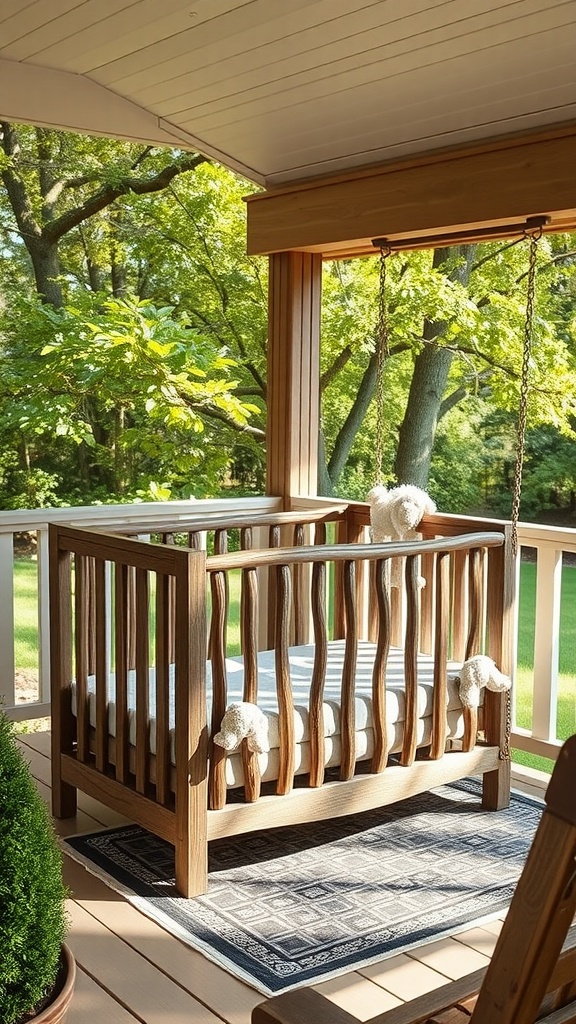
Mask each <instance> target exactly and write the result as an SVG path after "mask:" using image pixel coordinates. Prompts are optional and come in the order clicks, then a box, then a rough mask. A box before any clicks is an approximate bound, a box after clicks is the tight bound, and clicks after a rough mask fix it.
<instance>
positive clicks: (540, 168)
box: [248, 124, 576, 257]
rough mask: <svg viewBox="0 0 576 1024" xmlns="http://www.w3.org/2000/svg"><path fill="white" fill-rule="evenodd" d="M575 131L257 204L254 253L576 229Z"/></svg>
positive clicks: (328, 251)
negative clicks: (530, 223) (531, 226)
mask: <svg viewBox="0 0 576 1024" xmlns="http://www.w3.org/2000/svg"><path fill="white" fill-rule="evenodd" d="M575 165H576V125H574V124H570V125H564V126H561V127H559V128H556V129H554V130H552V129H551V130H549V131H547V132H540V133H538V134H535V133H531V134H526V135H516V136H512V137H510V138H508V139H497V140H492V141H491V142H485V143H483V144H481V145H478V146H475V147H473V148H467V149H455V150H450V151H444V152H441V153H439V152H434V153H429V154H422V155H420V156H418V157H415V158H413V159H412V160H403V161H395V162H389V163H386V164H381V165H379V166H378V167H372V168H363V169H361V170H359V171H356V172H355V173H351V174H348V175H346V176H342V175H340V176H338V177H335V178H323V179H319V180H317V181H310V182H307V183H304V184H302V183H299V184H297V185H294V186H293V187H291V188H283V189H281V190H280V189H279V190H277V191H274V192H266V193H261V194H258V195H254V196H250V197H249V198H248V252H249V254H250V255H256V254H260V255H261V254H265V253H272V252H283V251H287V250H301V251H306V252H318V253H321V254H322V255H323V256H324V257H331V256H347V255H364V254H366V253H371V252H374V247H373V245H372V239H373V238H377V237H386V238H389V239H391V240H394V238H403V239H409V238H410V236H411V235H412V236H416V235H421V234H432V235H434V236H436V241H435V243H434V244H438V245H440V244H442V239H443V232H444V233H446V232H452V231H466V230H467V229H468V230H474V229H475V228H478V227H481V226H485V225H492V226H493V228H494V232H493V235H492V237H494V238H498V237H506V236H509V235H510V230H509V227H506V228H504V225H506V226H507V225H509V224H510V222H512V223H515V222H520V221H524V220H525V218H526V217H530V216H538V215H543V214H548V215H549V216H550V217H551V222H550V224H549V225H548V227H547V228H546V230H547V231H568V230H573V229H574V228H576V185H575V183H574V174H573V168H574V166H575Z"/></svg>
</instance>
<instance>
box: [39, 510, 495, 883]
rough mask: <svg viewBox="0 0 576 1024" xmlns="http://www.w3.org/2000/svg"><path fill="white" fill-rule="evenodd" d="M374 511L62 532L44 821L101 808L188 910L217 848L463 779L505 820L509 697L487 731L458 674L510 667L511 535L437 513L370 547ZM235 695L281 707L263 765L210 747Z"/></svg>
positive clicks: (246, 752) (55, 549) (491, 702)
mask: <svg viewBox="0 0 576 1024" xmlns="http://www.w3.org/2000/svg"><path fill="white" fill-rule="evenodd" d="M367 514H368V513H367V509H366V507H365V506H350V507H349V508H346V507H345V506H341V507H338V508H336V509H328V510H322V509H320V510H315V511H314V510H309V511H307V512H302V511H301V512H290V513H276V514H274V515H269V514H264V515H262V514H259V515H256V516H253V517H252V518H251V519H249V520H245V519H243V518H242V517H241V516H227V517H223V516H212V517H206V519H205V521H201V520H199V519H198V517H197V518H196V519H195V520H194V521H193V522H190V523H188V524H186V523H184V524H183V523H182V522H180V523H178V524H177V526H175V528H174V530H173V531H171V530H168V529H167V528H166V526H165V525H162V526H161V527H160V528H159V527H158V525H157V524H154V523H150V524H149V526H146V527H143V526H142V525H141V524H140V525H139V526H138V530H139V532H140V533H142V532H143V531H144V530H145V531H146V533H147V534H149V536H148V538H147V539H145V540H142V539H135V538H134V537H130V536H120V535H117V534H114V535H112V534H104V533H101V532H98V531H97V530H95V529H93V530H88V529H75V528H73V527H62V526H51V528H50V587H51V592H50V602H51V672H52V738H53V739H52V742H53V756H52V770H53V801H54V807H53V810H54V814H55V815H56V816H57V817H67V816H71V815H73V814H74V813H75V809H76V790H77V789H80V790H82V791H84V792H86V793H89V794H91V795H92V796H94V797H95V798H96V799H98V800H100V801H102V802H103V803H105V804H106V805H108V806H110V807H112V808H114V809H115V810H117V811H119V812H120V813H122V814H124V815H126V817H128V818H129V819H130V820H132V821H135V822H137V823H139V824H141V825H142V826H144V827H145V828H147V829H149V830H150V831H152V832H154V833H156V834H157V835H159V836H161V837H163V838H164V839H166V840H167V841H168V842H170V843H171V844H173V845H174V847H175V870H176V885H177V888H178V890H179V891H180V892H182V893H183V894H185V895H196V894H198V893H201V892H204V891H205V890H206V885H207V843H208V841H209V840H211V839H215V838H219V837H222V836H226V835H234V834H238V833H244V832H248V831H251V830H255V829H264V828H271V827H274V826H278V825H287V824H293V823H296V822H303V821H309V822H313V821H315V820H319V819H321V818H326V817H334V816H338V815H345V814H351V813H355V812H358V811H362V810H365V809H368V808H371V807H374V806H381V805H384V804H389V803H392V802H394V801H397V800H400V799H404V798H406V797H408V796H411V795H414V794H416V793H419V792H422V791H424V790H428V789H431V788H433V787H435V786H437V785H440V784H442V783H445V782H449V781H453V780H456V779H458V778H461V777H464V776H466V775H482V776H483V802H484V804H485V806H487V807H490V808H496V809H497V808H500V807H503V806H505V805H506V804H507V802H508V799H509V760H508V757H507V738H506V728H507V725H506V721H507V714H506V707H507V700H506V695H503V694H497V693H486V695H485V697H484V702H483V705H482V707H481V708H480V709H479V714H478V718H476V716H475V715H474V714H473V713H472V712H466V713H464V712H463V711H462V708H461V707H460V705H459V704H458V706H455V705H454V686H455V683H454V682H453V677H454V676H455V675H457V671H458V666H459V665H460V664H461V663H462V662H463V661H464V660H465V658H467V657H469V656H471V655H472V654H476V653H482V652H483V653H487V654H489V655H490V656H491V657H492V658H493V659H494V661H495V662H496V663H497V664H498V665H499V667H500V668H501V669H502V670H503V671H504V672H509V671H510V667H511V666H510V653H509V635H508V633H509V631H508V621H509V617H510V605H511V589H510V588H511V580H512V573H511V572H510V571H509V561H510V556H509V542H508V531H507V528H506V527H505V526H504V525H503V524H495V525H493V524H489V525H490V526H491V527H492V528H491V529H481V527H482V525H483V524H481V523H475V524H474V525H475V526H476V527H477V530H476V532H474V533H471V532H469V530H470V525H469V523H467V522H466V520H459V519H457V518H454V517H430V519H429V520H426V522H425V523H424V524H422V531H423V533H424V534H425V536H426V538H427V539H423V540H421V541H420V540H419V541H413V542H409V543H401V544H394V545H392V544H382V545H372V544H370V543H366V541H362V540H361V537H362V535H363V533H365V529H364V528H365V525H366V523H367ZM134 529H135V528H134ZM466 529H467V530H468V532H465V530H466ZM183 533H184V536H183ZM331 533H332V534H334V536H331ZM235 537H236V538H238V541H237V543H238V545H239V549H238V550H233V551H229V550H228V548H229V547H230V542H231V539H233V538H235ZM351 541H352V542H351ZM206 546H208V548H209V550H210V551H212V550H213V551H214V553H207V550H206ZM392 557H402V558H403V559H404V560H405V561H404V563H403V565H404V579H405V583H404V586H403V589H402V590H398V589H396V588H391V586H390V560H391V558H392ZM420 575H422V576H423V577H424V578H425V580H426V585H425V587H424V588H421V586H420V585H419V576H420ZM238 589H239V596H238V597H237V598H235V596H234V595H235V593H236V592H237V591H238ZM238 605H239V609H238ZM235 607H236V608H237V612H239V614H238V618H239V626H238V633H239V637H238V638H237V640H236V647H235V648H234V645H233V643H232V641H231V630H232V624H231V620H232V618H233V617H234V614H233V609H234V608H235ZM239 650H241V651H242V655H241V657H239V656H238V654H239ZM267 651H268V653H266V652H267ZM231 653H232V654H233V655H235V657H234V658H232V659H231V657H230V655H231ZM302 666H305V667H302ZM306 666H307V667H306ZM394 666H396V668H394ZM398 666H400V668H398ZM207 668H208V677H209V678H210V685H209V686H208V687H207ZM393 672H396V676H397V677H398V678H396V677H395V678H394V680H392V682H390V681H389V679H388V676H389V675H390V673H393ZM398 673H400V675H398ZM237 677H238V678H239V679H240V682H239V683H238V684H235V683H234V680H235V679H236V678H237ZM266 680H267V684H266V686H265V681H266ZM423 680H425V681H424V682H423ZM234 687H236V689H235V690H234ZM335 687H336V689H335ZM336 691H337V694H336ZM303 693H304V696H302V694H303ZM335 694H336V696H335ZM231 699H235V700H237V699H241V700H244V701H248V702H251V703H254V704H258V705H259V706H260V703H262V705H263V706H264V707H267V708H268V707H271V708H272V710H271V711H269V712H268V711H267V714H268V715H269V721H270V723H271V724H270V731H271V734H272V733H274V735H275V737H276V739H275V740H274V743H275V745H274V747H273V749H272V750H271V751H270V753H269V754H256V753H254V752H252V751H251V750H250V749H249V748H248V744H247V742H246V740H244V741H243V742H242V744H241V747H240V750H239V751H238V752H237V753H236V754H231V755H227V754H226V751H224V750H223V748H222V747H219V746H217V745H215V744H214V743H213V740H212V737H213V736H214V735H215V734H216V733H217V732H218V730H219V728H220V723H221V720H222V717H223V715H224V713H225V710H226V707H227V705H228V704H229V702H230V700H231ZM387 704H388V707H389V711H388V714H387ZM303 705H305V706H303ZM391 707H394V708H395V709H396V711H395V715H396V717H395V718H394V721H391V719H392V714H391V711H390V708H391ZM399 709H400V710H399ZM364 718H365V719H366V721H364V720H362V721H360V719H364ZM276 734H277V735H276ZM270 745H271V746H272V741H271V744H270ZM331 764H332V765H337V766H338V767H337V776H336V777H335V774H334V773H335V769H334V767H329V766H330V765H331ZM327 766H328V767H327Z"/></svg>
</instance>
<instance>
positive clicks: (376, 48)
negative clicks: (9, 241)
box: [0, 0, 576, 187]
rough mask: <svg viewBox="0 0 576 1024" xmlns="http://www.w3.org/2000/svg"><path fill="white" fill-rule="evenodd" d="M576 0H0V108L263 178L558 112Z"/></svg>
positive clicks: (425, 146) (483, 133)
mask: <svg viewBox="0 0 576 1024" xmlns="http://www.w3.org/2000/svg"><path fill="white" fill-rule="evenodd" d="M575 54H576V0H188V2H184V0H0V118H3V119H5V120H12V121H18V122H25V123H30V124H39V125H48V126H52V127H60V128H65V129H70V130H73V131H85V132H88V133H92V134H103V135H110V136H115V137H119V138H128V139H138V140H142V141H146V142H151V143H165V144H168V145H184V146H186V147H190V148H193V149H198V150H199V151H201V152H203V153H205V154H206V155H209V156H213V157H215V158H216V159H218V160H219V161H221V162H222V163H223V164H226V165H227V166H229V167H231V168H233V169H235V170H238V171H240V172H241V173H242V174H244V175H245V176H246V177H247V178H249V179H252V180H253V181H255V182H258V183H260V184H262V185H265V186H268V187H271V186H274V185H282V184H285V183H287V182H295V181H301V180H305V179H308V178H312V177H316V176H318V175H323V174H330V173H333V172H336V171H346V170H350V169H353V168H356V167H359V166H365V165H369V164H371V163H378V162H381V161H383V160H388V159H392V158H398V157H403V156H407V155H409V154H414V153H419V152H425V151H430V150H433V149H438V148H443V147H447V146H454V145H459V144H465V143H473V142H477V141H480V140H482V139H485V138H494V137H496V136H499V135H502V134H509V133H511V132H516V131H520V130H527V129H531V128H538V127H540V126H545V125H553V124H558V123H561V122H566V121H573V120H576V59H575Z"/></svg>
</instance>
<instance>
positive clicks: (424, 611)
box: [420, 555, 435, 654]
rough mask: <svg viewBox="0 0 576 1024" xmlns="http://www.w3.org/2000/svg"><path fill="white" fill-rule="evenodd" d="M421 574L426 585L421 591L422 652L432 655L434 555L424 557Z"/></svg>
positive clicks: (421, 561) (421, 562)
mask: <svg viewBox="0 0 576 1024" xmlns="http://www.w3.org/2000/svg"><path fill="white" fill-rule="evenodd" d="M420 573H421V575H422V576H423V577H424V579H425V580H426V585H425V586H424V587H423V588H422V589H421V590H420V617H421V621H420V651H421V652H424V653H426V654H432V651H433V650H434V611H433V609H434V598H435V594H434V588H435V580H434V555H422V558H421V560H420Z"/></svg>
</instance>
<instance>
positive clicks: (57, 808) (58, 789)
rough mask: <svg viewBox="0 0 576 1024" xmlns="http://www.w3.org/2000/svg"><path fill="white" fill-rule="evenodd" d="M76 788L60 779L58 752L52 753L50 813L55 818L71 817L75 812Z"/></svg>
mask: <svg viewBox="0 0 576 1024" xmlns="http://www.w3.org/2000/svg"><path fill="white" fill-rule="evenodd" d="M76 794H77V790H76V787H75V786H70V785H69V783H67V782H63V781H62V776H61V774H60V754H59V753H58V754H54V753H52V814H53V816H54V817H55V818H73V817H74V816H75V814H76V809H77V800H76Z"/></svg>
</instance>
